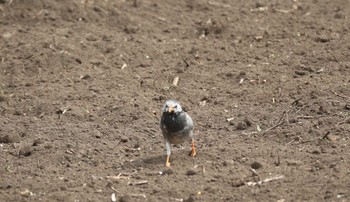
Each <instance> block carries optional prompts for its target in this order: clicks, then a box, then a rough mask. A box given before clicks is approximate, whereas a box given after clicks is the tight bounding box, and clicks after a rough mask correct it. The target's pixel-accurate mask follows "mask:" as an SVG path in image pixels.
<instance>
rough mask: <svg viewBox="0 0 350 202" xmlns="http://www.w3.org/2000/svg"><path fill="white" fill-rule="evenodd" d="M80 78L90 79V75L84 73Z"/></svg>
mask: <svg viewBox="0 0 350 202" xmlns="http://www.w3.org/2000/svg"><path fill="white" fill-rule="evenodd" d="M80 79H84V80H86V79H91V76H90V75H89V74H85V75H84V76H81V77H80Z"/></svg>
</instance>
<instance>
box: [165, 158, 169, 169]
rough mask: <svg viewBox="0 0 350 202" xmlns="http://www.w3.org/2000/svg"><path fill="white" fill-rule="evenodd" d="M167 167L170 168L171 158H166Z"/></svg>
mask: <svg viewBox="0 0 350 202" xmlns="http://www.w3.org/2000/svg"><path fill="white" fill-rule="evenodd" d="M165 166H166V167H170V156H168V155H167V156H166V162H165Z"/></svg>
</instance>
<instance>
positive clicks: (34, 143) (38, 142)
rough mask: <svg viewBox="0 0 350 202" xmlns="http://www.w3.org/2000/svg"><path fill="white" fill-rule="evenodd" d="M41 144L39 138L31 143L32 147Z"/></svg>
mask: <svg viewBox="0 0 350 202" xmlns="http://www.w3.org/2000/svg"><path fill="white" fill-rule="evenodd" d="M42 143H43V141H42V139H40V138H37V139H35V140H34V141H33V144H32V145H33V146H38V145H39V144H42Z"/></svg>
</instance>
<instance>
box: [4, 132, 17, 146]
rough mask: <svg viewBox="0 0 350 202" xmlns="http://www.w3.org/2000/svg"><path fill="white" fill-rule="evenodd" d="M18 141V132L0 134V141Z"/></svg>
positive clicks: (7, 142)
mask: <svg viewBox="0 0 350 202" xmlns="http://www.w3.org/2000/svg"><path fill="white" fill-rule="evenodd" d="M14 142H19V135H18V134H7V135H4V136H0V143H5V144H9V143H14Z"/></svg>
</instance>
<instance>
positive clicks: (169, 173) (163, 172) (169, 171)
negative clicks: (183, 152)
mask: <svg viewBox="0 0 350 202" xmlns="http://www.w3.org/2000/svg"><path fill="white" fill-rule="evenodd" d="M159 173H160V174H161V175H171V174H174V170H173V169H172V168H164V169H163V170H162V171H161V172H159Z"/></svg>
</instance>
